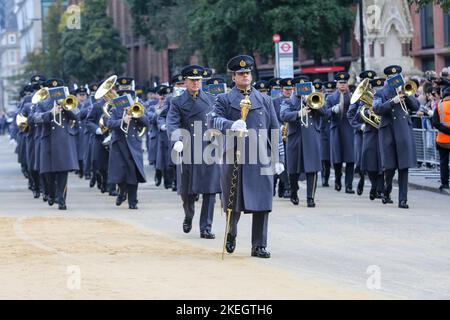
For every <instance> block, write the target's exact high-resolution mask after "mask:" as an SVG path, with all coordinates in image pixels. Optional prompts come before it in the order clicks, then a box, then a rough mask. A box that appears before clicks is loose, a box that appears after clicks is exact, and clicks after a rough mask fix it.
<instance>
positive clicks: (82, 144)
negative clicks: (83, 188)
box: [74, 86, 89, 178]
mask: <svg viewBox="0 0 450 320" xmlns="http://www.w3.org/2000/svg"><path fill="white" fill-rule="evenodd" d="M74 94H75V96H76V97H77V100H78V109H79V110H80V113H79V114H78V121H77V126H78V128H76V129H77V130H76V134H75V136H76V141H77V153H78V166H79V167H80V170H79V171H78V175H79V177H80V178H82V177H83V176H84V172H83V169H84V164H83V159H84V153H85V152H86V148H87V147H88V138H89V137H88V136H87V135H86V134H85V130H86V119H85V118H84V119H82V118H81V110H83V109H84V107H85V104H86V100H87V94H88V92H87V88H86V87H85V86H80V87H78V88H76V89H75V90H74Z"/></svg>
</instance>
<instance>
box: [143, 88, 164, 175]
mask: <svg viewBox="0 0 450 320" xmlns="http://www.w3.org/2000/svg"><path fill="white" fill-rule="evenodd" d="M155 89H156V88H152V89H149V93H151V94H153V95H154V97H156V98H152V99H148V100H147V101H146V102H145V103H144V106H145V113H146V115H147V118H148V121H149V127H148V130H147V157H148V162H149V164H150V165H155V162H156V155H157V144H158V139H157V135H158V128H157V126H156V113H155V111H156V109H155V107H156V105H158V104H159V102H160V96H159V95H157V93H156V90H155ZM155 174H156V173H155ZM159 180H161V178H159ZM155 182H156V179H155Z"/></svg>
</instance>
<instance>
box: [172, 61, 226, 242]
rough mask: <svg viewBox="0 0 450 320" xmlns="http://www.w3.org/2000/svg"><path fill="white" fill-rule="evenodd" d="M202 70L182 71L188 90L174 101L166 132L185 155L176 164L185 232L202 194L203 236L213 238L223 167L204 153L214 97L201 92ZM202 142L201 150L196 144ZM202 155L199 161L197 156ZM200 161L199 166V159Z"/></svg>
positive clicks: (174, 145)
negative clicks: (208, 120) (213, 224)
mask: <svg viewBox="0 0 450 320" xmlns="http://www.w3.org/2000/svg"><path fill="white" fill-rule="evenodd" d="M202 74H203V68H202V67H201V66H198V65H189V66H186V67H184V68H183V69H182V71H181V75H182V76H183V78H184V80H185V86H186V91H185V92H184V93H183V94H182V95H181V96H178V97H174V98H172V100H171V106H170V108H169V110H168V114H167V128H168V130H167V133H168V135H169V138H170V140H171V142H172V143H173V149H174V151H175V152H180V153H181V152H183V154H182V163H181V164H179V165H177V190H178V194H179V195H181V199H182V201H183V209H184V221H183V231H184V232H185V233H188V232H190V231H191V228H192V219H193V217H194V213H195V198H196V195H198V194H202V199H203V202H202V209H201V214H200V237H201V238H205V239H214V238H215V235H214V233H212V232H211V228H212V222H213V215H214V204H215V197H216V193H220V191H221V189H220V168H219V164H217V163H209V162H208V161H206V160H207V159H205V158H203V157H202V156H201V155H203V152H204V150H205V148H207V147H208V146H209V144H210V142H209V141H204V140H203V138H204V137H206V132H207V129H208V128H207V114H208V113H209V112H210V111H211V110H212V105H213V102H214V97H213V96H212V95H209V94H207V93H205V92H203V91H202V90H201V80H202ZM180 129H182V130H185V132H186V131H187V132H189V137H185V136H183V135H181V132H180ZM196 143H200V144H201V147H196V146H195V144H196ZM196 152H198V153H201V154H200V158H198V157H197V155H196V154H194V153H196ZM198 159H200V163H198V161H196V160H198Z"/></svg>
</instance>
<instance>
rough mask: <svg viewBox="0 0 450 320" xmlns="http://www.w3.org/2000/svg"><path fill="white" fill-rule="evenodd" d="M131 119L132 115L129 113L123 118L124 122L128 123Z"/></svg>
mask: <svg viewBox="0 0 450 320" xmlns="http://www.w3.org/2000/svg"><path fill="white" fill-rule="evenodd" d="M130 121H131V116H130V115H129V114H127V115H126V116H125V117H124V118H123V122H125V123H126V124H130Z"/></svg>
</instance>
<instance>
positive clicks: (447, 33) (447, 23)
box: [444, 11, 450, 46]
mask: <svg viewBox="0 0 450 320" xmlns="http://www.w3.org/2000/svg"><path fill="white" fill-rule="evenodd" d="M444 43H445V45H447V46H448V45H450V11H449V12H447V13H444Z"/></svg>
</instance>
